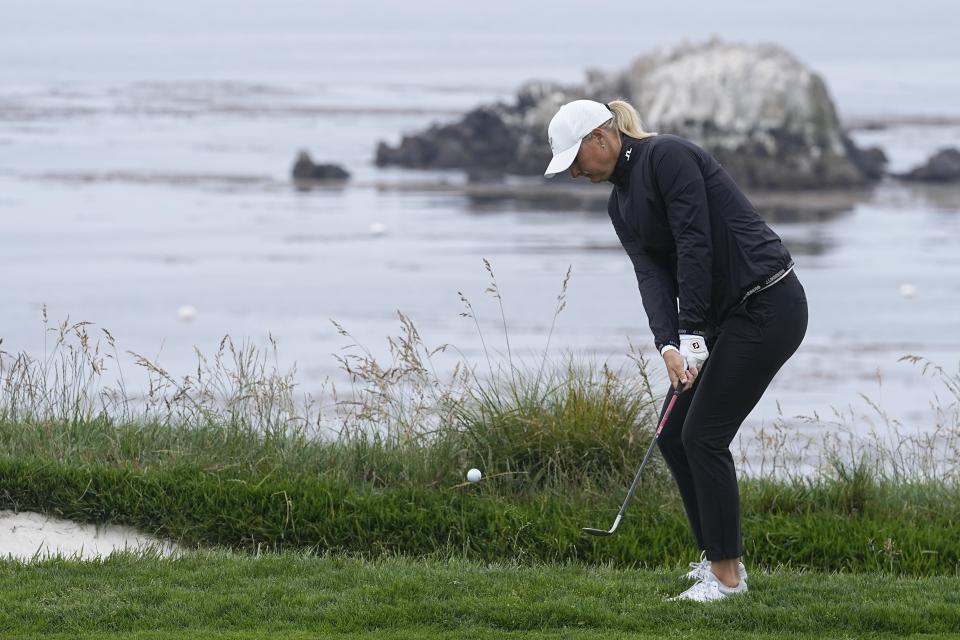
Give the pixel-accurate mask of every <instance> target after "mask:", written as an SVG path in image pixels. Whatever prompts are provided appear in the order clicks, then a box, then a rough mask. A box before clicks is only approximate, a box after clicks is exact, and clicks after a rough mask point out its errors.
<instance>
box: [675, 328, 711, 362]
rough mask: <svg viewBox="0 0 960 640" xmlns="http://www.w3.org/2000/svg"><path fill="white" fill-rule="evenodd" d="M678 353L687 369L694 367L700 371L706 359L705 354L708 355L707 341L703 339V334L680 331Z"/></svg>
mask: <svg viewBox="0 0 960 640" xmlns="http://www.w3.org/2000/svg"><path fill="white" fill-rule="evenodd" d="M680 355H681V357H683V361H684V362H685V363H686V365H687V369H689V368H691V367H696V368H697V371H700V369H702V368H703V363H704V362H706V361H707V356H708V355H710V353H709V351H707V341H706V340H704V339H703V336H698V335H696V334H690V333H681V334H680Z"/></svg>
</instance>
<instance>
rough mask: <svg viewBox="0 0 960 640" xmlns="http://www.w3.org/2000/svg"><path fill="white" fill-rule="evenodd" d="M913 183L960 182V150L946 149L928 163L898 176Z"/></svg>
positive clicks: (933, 156) (934, 155)
mask: <svg viewBox="0 0 960 640" xmlns="http://www.w3.org/2000/svg"><path fill="white" fill-rule="evenodd" d="M897 177H898V178H900V179H902V180H909V181H913V182H958V181H960V150H958V149H955V148H952V147H950V148H946V149H941V150H940V151H937V152H936V153H935V154H933V155H932V156H931V157H930V159H929V160H927V163H926V164H924V165H922V166H919V167H916V168H915V169H913V170H911V171H908V172H907V173H904V174H900V175H898V176H897Z"/></svg>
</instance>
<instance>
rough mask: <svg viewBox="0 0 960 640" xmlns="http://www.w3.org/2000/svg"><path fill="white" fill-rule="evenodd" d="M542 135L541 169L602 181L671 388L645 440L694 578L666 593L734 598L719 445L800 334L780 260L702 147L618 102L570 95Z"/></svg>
mask: <svg viewBox="0 0 960 640" xmlns="http://www.w3.org/2000/svg"><path fill="white" fill-rule="evenodd" d="M548 132H549V139H550V148H551V150H552V151H553V159H552V160H551V161H550V165H549V166H548V167H547V170H546V172H545V175H546V176H547V177H552V176H554V175H556V174H558V173H561V172H564V171H568V170H569V172H570V175H571V176H572V177H574V178H578V177H580V176H583V177H585V178H589V179H590V181H591V182H603V181H609V182H611V183H613V190H612V191H611V193H610V201H609V204H608V207H607V208H608V212H609V214H610V220H611V221H612V222H613V228H614V229H615V230H616V233H617V236H618V237H619V238H620V242H621V244H622V245H623V248H624V249H626V251H627V255H628V256H630V259H631V261H632V262H633V267H634V271H635V272H636V275H637V282H638V284H639V287H640V295H641V297H642V299H643V307H644V310H645V311H646V314H647V319H648V320H649V324H650V330H651V331H652V332H653V338H654V342H655V344H656V347H657V349H658V350H659V351H660V354H661V355H662V356H663V363H664V365H665V366H666V369H667V374H668V375H669V377H670V383H671V385H673V386H674V387H675V386H676V385H678V384H680V385H683V390H684V391H683V393H682V395H680V397H679V398H678V400H677V404H676V405H675V407H674V409H673V412H672V413H671V414H670V417H669V420H668V421H667V424H666V425H665V426H664V428H663V431H662V432H661V434H660V438H659V441H658V445H659V447H660V451H661V453H662V454H663V457H664V459H665V460H666V462H667V466H668V467H669V468H670V471H671V473H672V474H673V477H674V480H676V482H677V487H678V488H679V489H680V495H681V496H682V498H683V506H684V509H685V510H686V513H687V519H688V520H689V521H690V528H691V529H692V531H693V536H694V538H695V539H696V542H697V544H698V545H699V547H700V549H701V551H702V553H701V556H700V562H694V563H691V567H692V569H691V571H690V572H689V573H688V574H687V577H688V578H691V579H695V580H696V581H697V582H696V583H695V584H694V585H693V586H692V587H690V588H689V589H688V590H686V591H684V592H683V593H681V594H680V595H679V596H677V598H676V599H684V600H695V601H708V600H718V599H720V598H724V597H727V596H730V595H732V594H738V593H744V592H746V590H747V583H746V579H747V576H746V571H745V570H744V568H743V564H742V563H741V562H740V557H741V556H742V555H743V543H742V538H741V534H740V493H739V490H738V488H737V474H736V468H735V467H734V464H733V456H732V455H731V453H730V443H731V442H732V441H733V437H734V435H735V434H736V433H737V430H738V429H739V428H740V425H741V424H742V423H743V421H744V419H745V418H746V417H747V414H749V413H750V411H751V410H752V409H753V407H754V406H756V404H757V402H758V401H759V400H760V397H761V396H762V395H763V392H764V391H765V390H766V388H767V386H768V385H769V384H770V381H771V380H772V379H773V376H774V375H775V374H776V373H777V371H778V370H779V369H780V367H781V366H783V364H784V362H786V361H787V359H788V358H789V357H790V356H791V355H793V353H794V351H796V350H797V347H798V346H799V345H800V342H801V341H802V340H803V336H804V334H805V333H806V330H807V299H806V295H805V294H804V291H803V287H802V286H801V284H800V281H799V280H798V279H797V276H796V274H795V273H794V267H793V260H792V259H791V257H790V253H789V252H788V251H787V250H786V248H785V247H784V246H783V244H782V243H781V242H780V238H779V236H777V234H775V233H774V232H773V231H772V230H771V229H770V227H768V226H767V225H766V223H765V222H764V221H763V219H762V218H761V217H760V215H759V214H758V213H757V210H756V209H755V208H754V207H753V205H752V204H750V201H749V200H747V198H746V196H744V194H743V193H742V192H741V191H740V189H739V188H738V187H737V185H736V183H734V181H733V179H732V178H731V177H730V176H729V175H728V174H727V172H726V171H725V170H724V169H723V167H721V166H720V164H719V163H718V162H717V161H716V160H715V159H714V158H713V157H712V156H711V155H710V154H709V153H707V152H706V151H704V150H703V149H701V148H700V147H699V146H697V145H695V144H694V143H692V142H690V141H689V140H685V139H684V138H681V137H678V136H674V135H667V134H655V133H647V132H645V131H643V129H642V128H641V125H640V119H639V117H638V116H637V112H636V110H635V109H634V108H633V107H632V106H631V105H630V104H629V103H627V102H625V101H622V100H617V101H614V102H611V103H610V104H602V103H600V102H594V101H593V100H576V101H574V102H570V103H568V104H565V105H563V106H562V107H560V110H559V111H557V114H556V115H555V116H554V117H553V120H551V122H550V127H549V130H548ZM678 299H679V302H678ZM668 400H669V394H668ZM665 407H666V404H665V405H664V408H665ZM661 415H662V414H661Z"/></svg>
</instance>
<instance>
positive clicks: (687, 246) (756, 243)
mask: <svg viewBox="0 0 960 640" xmlns="http://www.w3.org/2000/svg"><path fill="white" fill-rule="evenodd" d="M610 182H612V183H613V184H614V189H613V191H612V192H611V193H610V202H609V205H608V212H609V214H610V220H611V221H613V227H614V229H616V231H617V236H618V237H619V238H620V242H621V244H623V248H624V249H626V251H627V254H628V255H629V256H630V259H631V260H632V261H633V267H634V270H635V271H636V274H637V283H638V284H639V286H640V295H641V297H642V298H643V308H644V310H645V311H646V312H647V319H648V320H649V321H650V330H651V331H652V332H653V337H654V341H655V342H656V345H657V349H661V348H662V347H663V346H664V345H667V344H672V345H674V346H679V344H680V343H679V336H678V334H680V333H699V334H702V335H709V334H711V333H713V332H714V331H715V330H716V329H717V328H718V327H719V326H720V325H721V324H722V323H723V320H724V318H726V316H727V314H728V313H730V311H731V310H732V309H733V308H734V307H736V306H737V305H738V304H740V303H741V302H742V301H743V299H744V297H745V296H747V295H749V293H750V292H751V290H753V289H755V288H757V287H758V286H762V284H763V283H764V282H765V281H767V280H768V279H770V278H771V277H772V276H775V275H777V274H779V273H782V272H783V270H785V269H788V268H790V267H791V266H792V265H793V261H792V260H791V258H790V253H789V252H788V251H787V249H786V248H785V247H784V246H783V244H782V243H781V242H780V237H779V236H778V235H777V234H776V233H774V232H773V231H772V230H771V229H770V227H768V226H767V224H766V223H765V222H764V221H763V219H762V218H761V217H760V215H759V214H758V213H757V210H756V209H755V208H754V207H753V205H752V204H750V201H749V200H747V198H746V196H745V195H743V193H742V192H741V191H740V189H739V188H738V187H737V185H736V183H734V181H733V179H732V178H731V177H730V175H729V174H727V172H726V171H725V170H724V169H723V167H721V166H720V163H719V162H717V161H716V160H715V159H714V158H713V156H711V155H710V154H709V153H707V152H706V151H704V150H703V149H701V148H700V147H698V146H697V145H695V144H693V143H692V142H690V141H689V140H685V139H683V138H680V137H677V136H673V135H666V134H662V135H656V136H652V137H649V138H643V139H640V140H637V139H635V138H630V137H628V136H624V137H623V147H622V149H621V150H620V158H619V159H618V160H617V165H616V167H615V168H614V170H613V174H612V175H611V176H610ZM677 298H679V299H680V302H679V313H678V304H677Z"/></svg>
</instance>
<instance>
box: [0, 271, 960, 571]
mask: <svg viewBox="0 0 960 640" xmlns="http://www.w3.org/2000/svg"><path fill="white" fill-rule="evenodd" d="M485 267H486V270H487V272H488V274H489V277H490V285H489V287H488V289H487V293H489V294H490V295H492V296H493V298H494V300H495V301H496V305H497V308H498V311H499V313H500V320H501V324H502V326H503V331H504V335H503V338H502V339H503V342H504V344H505V345H506V351H505V353H503V352H500V351H499V350H497V349H495V348H493V345H494V342H493V339H492V338H491V337H490V336H484V335H483V332H482V331H480V327H481V325H480V322H479V321H478V318H477V307H475V306H474V305H473V304H472V303H471V302H470V301H469V299H468V298H467V297H466V296H464V295H463V294H462V293H461V294H460V295H461V300H462V301H463V304H464V313H463V315H464V316H465V318H466V319H467V320H471V321H473V322H474V323H475V326H476V327H477V330H478V331H480V335H481V339H482V340H483V345H484V358H483V360H482V362H481V363H480V366H479V367H478V366H477V363H475V362H471V361H470V360H469V359H468V358H466V357H464V356H463V354H461V353H460V352H459V351H458V350H457V349H456V347H454V346H452V345H439V346H428V345H427V344H426V342H425V341H424V340H423V338H422V337H421V335H420V333H419V331H418V330H417V328H416V326H415V324H414V322H413V321H412V320H411V319H410V318H409V317H407V316H406V315H404V314H402V313H400V314H399V315H398V320H399V326H400V331H399V334H398V335H396V336H391V337H389V338H388V346H389V356H388V357H387V358H382V359H378V358H376V357H375V356H374V355H373V353H372V352H371V351H370V350H369V349H367V348H365V347H364V346H362V344H361V343H360V342H359V341H357V340H355V338H354V337H353V336H352V335H351V334H350V332H349V331H348V330H347V329H346V328H345V327H343V326H342V325H340V324H339V323H336V322H334V325H335V326H336V328H337V330H338V331H339V332H340V335H341V336H343V338H344V339H345V340H349V341H350V342H351V345H350V346H349V347H348V348H347V349H345V351H344V352H343V354H342V355H340V356H338V357H337V360H338V364H339V366H340V368H341V370H342V371H343V373H344V374H345V376H346V379H347V380H348V381H349V382H348V384H347V385H346V386H345V387H344V386H341V387H338V386H337V385H336V384H334V383H332V382H329V381H328V383H327V384H325V385H324V387H323V389H322V390H321V392H320V393H319V394H318V395H316V396H311V395H309V394H305V393H302V392H301V391H300V389H299V387H298V385H297V380H296V369H295V368H293V369H287V370H285V369H282V368H281V367H279V365H278V364H277V363H278V361H279V358H278V356H277V351H278V346H277V344H276V342H275V341H273V340H272V339H271V340H270V343H269V345H268V346H267V347H266V348H261V347H258V346H256V345H253V344H249V343H242V344H237V343H235V341H234V340H233V339H231V338H230V337H229V336H228V337H224V339H223V340H222V341H221V342H220V344H219V347H218V349H217V351H216V353H214V354H213V355H212V356H209V357H208V356H205V355H204V354H202V353H200V352H199V351H198V352H197V354H196V355H197V366H196V369H195V370H194V371H192V372H191V373H190V374H189V375H185V376H175V375H173V374H171V373H169V372H168V371H166V370H165V369H164V368H163V367H162V366H160V364H158V363H157V362H155V361H153V360H151V359H150V358H147V357H144V356H142V355H140V354H131V353H129V352H128V353H127V354H126V356H124V355H122V354H121V353H120V352H119V350H118V347H117V344H116V340H115V339H114V337H113V336H112V335H111V334H110V332H109V331H107V330H104V329H101V330H99V331H97V330H96V329H95V327H94V325H92V324H91V323H89V322H73V323H71V322H63V323H61V324H59V325H54V326H52V325H50V323H49V320H48V319H47V317H46V314H45V313H44V315H43V318H42V319H43V322H44V330H45V334H46V335H47V336H48V337H49V340H48V344H47V347H46V348H45V352H44V354H43V356H42V357H40V358H34V357H31V356H30V355H28V354H25V353H19V354H16V355H11V354H9V353H6V352H3V351H0V480H2V482H0V485H2V486H0V489H2V491H0V507H10V506H13V507H17V508H33V509H43V510H53V511H58V512H60V513H63V514H65V515H70V516H72V517H78V518H80V519H89V520H102V519H117V520H120V521H126V522H128V523H130V524H137V525H139V526H145V527H147V528H150V529H151V530H153V531H156V532H158V533H163V534H165V535H170V536H173V537H183V538H184V539H187V540H192V541H194V542H203V543H224V544H231V545H239V546H245V545H246V546H249V545H252V544H254V543H256V544H261V543H264V542H265V543H267V544H272V545H276V546H283V545H291V544H293V545H306V546H314V545H317V546H321V547H323V548H342V549H353V550H356V549H359V548H364V547H363V545H374V546H376V545H378V544H380V545H386V546H385V547H383V548H387V547H389V548H391V549H393V550H402V551H406V552H412V553H424V552H427V551H428V550H429V549H431V548H433V549H434V550H436V549H437V548H445V549H446V548H449V547H450V546H451V545H452V546H453V547H455V548H461V549H463V550H469V554H472V555H473V556H474V557H482V558H497V557H503V556H504V555H510V554H517V553H519V554H529V555H531V557H537V558H541V559H555V558H566V559H571V558H574V559H577V558H579V559H584V558H594V557H604V556H603V554H604V553H606V554H609V555H608V556H607V557H619V558H624V559H627V558H629V559H632V560H631V561H635V562H663V561H670V562H675V561H678V560H679V559H680V558H682V557H683V554H684V553H686V552H685V551H684V550H685V549H687V548H688V547H690V546H691V544H690V542H691V541H689V540H687V534H686V531H685V529H686V527H685V524H684V517H683V514H682V510H681V509H680V506H679V500H678V498H677V496H676V495H675V489H674V488H673V486H672V483H671V482H670V480H669V474H668V473H667V471H666V469H665V468H664V466H663V465H662V464H660V463H659V458H655V460H657V461H658V462H657V463H656V464H654V465H653V466H652V467H651V468H650V469H649V470H648V472H647V475H646V476H645V478H644V489H643V490H642V491H641V492H640V494H638V500H637V503H636V505H637V506H636V507H635V509H634V511H635V512H637V515H636V516H635V517H638V518H643V519H644V521H643V522H644V526H645V527H647V529H646V530H644V531H642V532H641V531H639V530H635V532H634V535H635V536H636V537H633V538H629V537H626V536H624V537H622V541H618V542H616V543H609V544H608V546H607V547H603V548H601V547H597V546H595V545H593V546H584V543H583V541H582V540H579V539H578V537H577V535H578V534H577V532H578V530H579V527H580V526H584V525H596V524H598V523H599V524H603V522H604V521H608V519H609V518H611V517H612V514H613V513H615V512H616V508H617V506H618V505H619V501H620V500H621V499H622V497H623V492H624V490H625V488H626V487H627V486H628V484H629V482H630V480H631V479H632V476H633V473H634V471H635V469H636V465H637V464H638V462H639V460H640V459H641V458H642V456H643V452H644V451H645V449H646V447H647V445H648V444H649V441H650V440H649V439H650V437H651V436H652V431H653V427H654V425H655V420H656V414H657V411H658V409H659V406H660V402H661V400H662V398H661V397H660V396H659V395H658V393H657V392H656V391H655V389H654V386H655V385H654V383H653V382H652V380H651V374H650V372H651V371H652V370H653V369H654V367H653V366H651V364H650V363H649V362H647V360H646V359H645V357H644V356H643V354H642V352H640V351H638V350H637V349H635V348H634V347H633V346H632V345H629V348H628V358H627V363H628V364H626V365H621V366H619V367H611V366H610V365H609V364H608V363H605V362H599V363H598V362H596V361H593V360H591V359H590V358H588V357H584V356H580V357H578V356H576V355H574V354H571V353H563V354H561V355H559V356H555V355H553V354H552V353H551V352H550V348H549V345H550V341H551V339H552V334H553V328H554V327H555V325H556V322H557V319H558V318H559V317H560V314H561V312H562V311H563V308H564V306H565V297H566V292H567V288H568V285H569V282H570V272H569V271H568V272H567V275H566V278H565V279H564V281H563V283H562V285H561V287H560V292H559V294H558V296H557V298H556V307H555V309H554V313H553V319H552V322H551V330H550V333H549V334H548V336H547V337H546V347H545V349H544V351H543V352H542V353H538V354H536V355H535V356H534V358H533V359H532V361H531V362H526V361H524V359H523V357H522V355H521V354H518V353H517V352H516V351H515V350H514V349H512V348H511V347H510V346H509V344H508V342H507V341H508V339H509V323H508V320H507V317H506V305H505V304H504V300H503V298H502V296H501V292H500V289H499V287H498V286H497V283H496V279H495V278H494V275H493V270H492V267H491V266H490V264H489V263H486V262H485ZM440 354H443V355H444V358H445V359H446V360H449V356H451V355H455V356H457V358H456V361H455V363H454V364H453V365H452V366H450V365H448V364H445V365H444V366H440V365H439V364H438V363H437V362H436V360H437V359H438V356H439V355H440ZM125 357H132V359H133V362H134V365H133V366H135V367H137V368H138V373H140V374H143V376H145V378H146V380H147V383H146V385H145V389H144V390H143V391H142V393H134V392H132V391H131V390H130V389H128V388H127V383H126V381H125V380H126V377H125V376H124V375H123V372H122V370H121V368H122V367H121V361H122V360H124V359H125ZM914 361H915V362H916V363H917V364H918V365H921V366H922V370H921V371H920V374H921V375H928V376H931V377H932V379H934V380H936V381H938V382H937V383H938V385H939V386H938V389H940V391H939V392H938V393H939V395H938V397H936V398H935V400H934V403H933V405H932V409H933V417H932V420H933V425H932V428H931V429H927V430H925V431H924V435H917V433H916V432H911V431H910V430H908V429H907V428H906V427H905V426H904V425H902V424H900V423H899V422H898V421H896V420H893V419H891V418H889V417H888V416H887V415H886V414H884V412H883V411H882V410H881V408H880V407H878V406H876V405H875V404H872V403H870V402H869V399H865V400H866V402H867V406H868V408H869V411H870V413H869V414H867V415H865V416H864V415H860V414H857V413H855V412H854V411H853V410H852V409H851V410H843V411H841V410H838V411H836V412H835V414H834V415H833V416H831V417H829V418H824V417H821V416H816V415H815V416H812V417H808V418H806V421H807V422H808V423H810V424H814V425H816V426H818V428H819V430H820V431H821V432H822V433H825V434H827V435H826V436H825V437H823V438H821V439H819V440H812V439H810V438H807V437H805V436H803V435H802V434H801V433H800V432H798V431H797V430H796V429H795V428H794V427H792V426H790V424H789V423H787V422H786V421H778V422H776V423H775V424H774V425H773V426H771V427H769V428H766V429H763V430H761V431H759V432H758V433H757V434H756V436H755V438H754V439H753V440H752V441H747V442H743V443H741V448H742V450H743V451H749V452H750V457H749V458H747V457H744V459H743V461H742V464H741V467H742V468H744V469H745V470H746V471H747V472H748V473H747V476H748V477H747V479H745V480H744V481H743V482H742V492H741V496H742V503H743V512H744V514H745V528H746V529H749V527H750V526H753V527H755V529H756V531H757V532H758V534H759V535H760V537H757V538H755V539H754V540H753V542H751V543H749V544H748V547H749V548H750V549H751V550H752V553H754V555H755V556H756V557H758V558H764V559H765V561H766V562H768V563H770V564H774V563H775V562H777V561H783V557H782V554H789V557H790V558H792V559H793V561H794V562H797V563H799V564H801V565H803V566H809V563H812V562H814V561H815V559H816V558H822V559H825V560H824V562H828V564H829V566H832V567H834V568H855V567H861V568H862V567H873V568H877V567H879V568H884V567H888V568H890V569H891V570H894V569H896V568H900V569H902V570H906V569H903V568H904V567H909V571H914V572H919V573H922V572H935V571H936V570H937V567H940V566H941V564H942V563H944V562H946V565H944V566H947V567H950V566H955V565H956V566H960V560H957V558H960V545H953V546H950V545H949V544H947V543H943V544H947V546H943V545H941V543H940V542H938V541H937V536H938V535H941V534H942V533H943V532H944V531H949V529H950V527H951V526H953V525H951V523H955V522H956V520H957V519H958V518H960V475H958V474H960V465H958V462H960V447H958V443H960V415H958V399H960V374H949V373H948V372H946V371H944V370H942V369H936V368H935V367H934V365H932V364H931V363H928V362H925V361H920V360H918V359H914ZM470 467H479V468H481V469H482V470H483V472H484V474H485V480H484V481H483V482H482V483H481V484H480V485H470V484H469V483H466V482H464V477H463V474H464V471H465V470H466V469H468V468H470ZM324 501H325V502H324ZM125 505H126V506H125ZM411 509H412V510H413V512H409V510H411ZM335 514H341V516H343V514H349V518H352V519H350V520H348V521H345V522H340V521H330V518H332V517H334V515H335ZM344 517H345V516H344ZM751 518H753V520H751ZM838 518H839V520H838ZM851 518H852V519H851ZM304 519H306V520H309V521H310V522H305V521H304ZM595 520H596V522H595ZM751 522H752V525H751ZM920 522H922V523H925V524H926V526H927V529H926V530H916V524H917V523H920ZM944 535H947V534H944ZM504 536H506V537H505V538H504ZM501 538H503V539H501ZM378 540H379V541H380V542H377V541H378ZM390 540H393V541H394V542H393V543H390V542H389V541H390ZM618 540H619V539H618ZM385 541H386V542H385ZM391 545H392V546H391ZM750 545H753V546H750ZM603 549H606V551H604V550H603ZM465 552H466V551H465ZM598 554H599V555H598ZM778 554H781V555H778ZM778 558H779V560H778ZM804 559H805V560H804ZM847 562H849V563H851V564H850V565H849V566H848V565H846V564H844V563H847Z"/></svg>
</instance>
